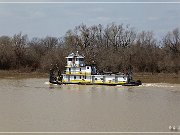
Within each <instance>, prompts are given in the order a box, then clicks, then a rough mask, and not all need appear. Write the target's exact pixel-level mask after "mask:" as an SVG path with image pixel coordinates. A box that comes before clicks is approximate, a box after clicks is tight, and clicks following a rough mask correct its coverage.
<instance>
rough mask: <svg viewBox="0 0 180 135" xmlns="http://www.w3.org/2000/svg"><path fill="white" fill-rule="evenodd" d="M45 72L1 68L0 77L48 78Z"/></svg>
mask: <svg viewBox="0 0 180 135" xmlns="http://www.w3.org/2000/svg"><path fill="white" fill-rule="evenodd" d="M48 75H49V74H48V73H45V72H23V71H18V70H0V78H15V79H16V78H17V79H18V78H48Z"/></svg>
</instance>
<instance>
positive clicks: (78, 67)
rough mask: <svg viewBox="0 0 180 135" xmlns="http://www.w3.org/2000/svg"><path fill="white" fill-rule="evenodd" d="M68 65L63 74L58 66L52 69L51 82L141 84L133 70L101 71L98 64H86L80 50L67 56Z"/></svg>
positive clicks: (110, 84)
mask: <svg viewBox="0 0 180 135" xmlns="http://www.w3.org/2000/svg"><path fill="white" fill-rule="evenodd" d="M66 60H67V65H66V70H65V72H64V73H63V74H61V73H60V71H59V70H58V66H57V65H56V66H53V67H52V68H51V69H50V75H49V83H50V84H59V85H61V84H78V85H108V86H116V85H123V86H139V85H141V81H140V80H138V81H134V80H133V79H132V74H131V72H129V73H126V74H125V73H116V74H114V73H111V72H106V73H99V72H97V69H96V66H95V65H94V64H93V65H86V64H85V62H84V56H82V55H80V54H79V53H78V51H77V52H76V53H71V54H69V55H68V56H67V57H66Z"/></svg>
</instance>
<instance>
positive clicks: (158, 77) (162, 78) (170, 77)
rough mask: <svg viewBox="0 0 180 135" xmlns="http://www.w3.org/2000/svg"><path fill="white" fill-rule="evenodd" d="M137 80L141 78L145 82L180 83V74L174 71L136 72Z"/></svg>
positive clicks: (135, 77)
mask: <svg viewBox="0 0 180 135" xmlns="http://www.w3.org/2000/svg"><path fill="white" fill-rule="evenodd" d="M134 79H135V80H141V81H142V82H143V83H178V84H180V75H177V74H173V73H155V74H151V73H135V74H134Z"/></svg>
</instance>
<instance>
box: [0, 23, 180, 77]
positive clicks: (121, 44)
mask: <svg viewBox="0 0 180 135" xmlns="http://www.w3.org/2000/svg"><path fill="white" fill-rule="evenodd" d="M76 51H79V53H80V54H82V55H84V56H85V62H86V63H87V64H89V65H91V64H96V66H97V68H98V70H99V72H108V71H112V72H125V71H126V70H128V69H129V68H132V69H133V71H134V72H151V73H161V72H165V73H177V74H178V72H179V71H180V31H179V29H178V28H175V29H173V30H172V31H170V32H168V33H167V34H166V35H165V36H164V37H163V38H162V39H161V40H157V39H156V38H155V36H154V34H153V32H152V31H142V32H136V31H135V29H134V28H132V27H130V25H123V24H120V25H116V24H114V23H112V24H109V25H107V26H103V25H101V24H99V25H93V26H86V25H84V24H81V25H79V26H76V27H75V28H74V29H73V30H69V31H67V32H66V34H65V35H64V36H63V37H60V38H58V37H49V36H47V37H45V38H37V37H35V38H32V39H31V40H30V39H29V38H28V36H27V35H26V34H22V33H18V34H15V35H14V36H12V37H10V36H1V37H0V69H1V70H14V69H15V70H25V71H45V72H46V71H48V70H49V69H50V68H51V64H53V65H54V64H57V65H58V66H59V68H60V70H61V71H62V72H63V70H64V69H65V68H64V67H65V65H66V59H65V57H66V56H67V55H68V54H69V53H72V52H76Z"/></svg>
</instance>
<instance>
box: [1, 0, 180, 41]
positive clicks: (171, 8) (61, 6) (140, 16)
mask: <svg viewBox="0 0 180 135" xmlns="http://www.w3.org/2000/svg"><path fill="white" fill-rule="evenodd" d="M8 1H9V2H23V3H3V2H8ZM32 1H33V0H28V1H27V0H21V1H18V0H11V1H10V0H4V1H3V0H0V36H2V35H8V36H13V35H14V34H17V33H19V32H22V33H23V34H27V35H28V36H29V37H30V38H32V37H39V38H43V37H46V36H55V37H62V36H64V35H65V33H66V32H67V31H68V30H70V29H74V28H75V26H78V25H80V24H82V23H83V24H85V25H87V26H92V25H98V24H102V25H104V26H106V25H108V24H111V23H112V22H113V23H115V24H117V25H118V24H124V25H127V24H129V25H130V26H131V27H134V28H135V30H136V31H137V32H141V31H142V30H145V31H153V32H154V34H155V36H156V37H157V38H161V37H163V36H164V35H165V34H167V32H169V31H172V30H173V29H174V28H179V29H180V0H174V1H176V2H179V3H43V2H63V1H65V0H53V1H52V0H39V2H42V3H25V2H32ZM34 1H35V0H34ZM68 1H70V0H66V1H65V2H68ZM72 1H73V0H72ZM94 1H95V0H94ZM113 1H114V2H122V0H113ZM141 1H142V0H139V1H138V2H141ZM36 2H38V1H37V0H36ZM73 2H76V1H75V0H74V1H73ZM78 2H93V1H92V0H91V1H88V0H78ZM95 2H97V0H96V1H95ZM99 2H108V0H99ZM109 2H112V1H110V0H109ZM125 2H127V1H125ZM129 2H137V0H136V1H135V0H129ZM144 2H147V1H144ZM149 2H153V1H152V0H151V1H150V0H149ZM155 2H157V1H155ZM159 2H168V1H167V0H164V1H163V0H159ZM171 2H172V1H171Z"/></svg>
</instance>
